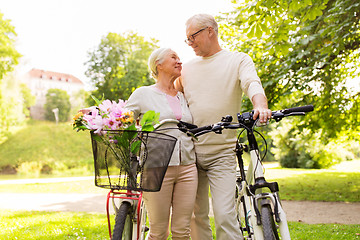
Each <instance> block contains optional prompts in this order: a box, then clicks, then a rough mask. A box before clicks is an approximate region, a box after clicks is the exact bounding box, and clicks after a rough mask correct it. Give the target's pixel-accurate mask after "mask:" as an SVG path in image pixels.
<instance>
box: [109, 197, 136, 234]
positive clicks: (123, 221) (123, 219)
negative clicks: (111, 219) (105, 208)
mask: <svg viewBox="0 0 360 240" xmlns="http://www.w3.org/2000/svg"><path fill="white" fill-rule="evenodd" d="M132 228H133V224H132V206H131V204H130V203H129V202H122V203H121V205H120V208H119V210H118V212H117V214H116V217H115V225H114V231H113V235H112V238H111V240H132Z"/></svg>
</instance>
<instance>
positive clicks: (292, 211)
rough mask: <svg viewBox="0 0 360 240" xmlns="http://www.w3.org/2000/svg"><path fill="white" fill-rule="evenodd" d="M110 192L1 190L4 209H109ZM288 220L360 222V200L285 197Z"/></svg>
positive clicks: (97, 211) (94, 211)
mask: <svg viewBox="0 0 360 240" xmlns="http://www.w3.org/2000/svg"><path fill="white" fill-rule="evenodd" d="M105 204H106V196H105V195H98V194H60V193H36V194H32V193H0V209H11V210H27V211H30V210H34V211H71V212H93V213H105V212H106V207H105ZM282 204H283V208H284V210H285V212H286V215H287V219H288V221H299V222H304V223H310V224H317V223H340V224H360V214H359V213H360V203H339V202H309V201H283V203H282Z"/></svg>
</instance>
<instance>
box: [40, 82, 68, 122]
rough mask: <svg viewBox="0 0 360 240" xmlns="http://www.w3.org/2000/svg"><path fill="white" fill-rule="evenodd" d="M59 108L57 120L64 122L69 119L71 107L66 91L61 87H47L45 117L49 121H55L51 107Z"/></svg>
mask: <svg viewBox="0 0 360 240" xmlns="http://www.w3.org/2000/svg"><path fill="white" fill-rule="evenodd" d="M56 108H58V109H59V113H58V114H59V121H60V122H66V121H68V120H69V114H70V109H71V103H70V96H69V94H67V92H66V91H64V90H61V89H55V88H53V89H49V90H48V92H47V93H46V103H45V106H44V109H45V118H46V119H47V120H50V121H55V120H56V119H55V115H54V112H53V109H56Z"/></svg>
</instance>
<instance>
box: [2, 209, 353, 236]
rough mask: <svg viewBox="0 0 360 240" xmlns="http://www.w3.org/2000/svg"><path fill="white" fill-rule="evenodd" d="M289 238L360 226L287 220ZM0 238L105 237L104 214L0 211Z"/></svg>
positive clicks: (349, 230) (337, 233)
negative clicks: (288, 221)
mask: <svg viewBox="0 0 360 240" xmlns="http://www.w3.org/2000/svg"><path fill="white" fill-rule="evenodd" d="M211 220H212V225H213V219H211ZM289 228H290V234H291V236H292V239H295V240H296V239H298V240H307V239H319V240H320V239H321V240H328V239H329V240H330V239H334V240H335V239H336V240H352V239H359V238H360V231H359V229H360V225H340V224H311V225H310V224H304V223H294V222H290V223H289ZM0 239H3V240H10V239H11V240H13V239H21V240H33V239H37V240H52V239H53V240H59V239H90V240H94V239H96V240H100V239H109V235H108V231H107V223H106V215H105V214H88V213H69V212H37V211H29V212H27V211H1V212H0ZM169 239H171V238H170V237H169Z"/></svg>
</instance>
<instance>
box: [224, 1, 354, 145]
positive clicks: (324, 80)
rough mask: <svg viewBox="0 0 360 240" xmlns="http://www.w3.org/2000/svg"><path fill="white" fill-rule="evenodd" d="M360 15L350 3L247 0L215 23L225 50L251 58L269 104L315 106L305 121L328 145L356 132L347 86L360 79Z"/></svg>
mask: <svg viewBox="0 0 360 240" xmlns="http://www.w3.org/2000/svg"><path fill="white" fill-rule="evenodd" d="M359 15H360V2H358V1H351V0H325V1H315V0H304V1H298V0H297V1H289V0H279V1H273V0H246V1H245V2H243V3H237V6H236V10H234V11H233V12H231V13H228V14H224V15H223V16H221V17H220V18H219V20H220V22H221V23H222V24H221V31H222V32H223V34H222V36H223V37H222V39H223V40H224V42H225V43H227V46H228V47H229V48H230V49H233V50H238V51H243V52H246V53H248V54H249V55H251V57H252V58H253V59H254V61H255V63H256V65H257V68H258V73H259V76H260V78H261V79H262V81H263V84H264V86H265V90H266V93H267V97H268V99H269V102H270V105H271V106H274V105H276V104H277V106H280V107H291V105H287V106H285V105H282V104H281V102H282V101H284V97H285V98H291V99H292V100H293V101H292V102H291V104H293V105H295V106H296V105H304V104H314V105H315V111H316V113H314V114H309V116H308V117H307V118H306V120H305V121H306V122H307V124H309V123H310V126H311V129H312V130H313V131H314V132H315V131H317V130H319V129H322V140H323V141H324V142H325V143H326V142H327V141H328V140H329V139H331V138H336V137H337V135H338V133H340V132H341V131H348V130H351V132H355V133H356V134H352V135H351V136H352V137H356V136H358V133H359V131H360V124H359V117H360V112H359V109H358V105H359V102H360V99H359V91H355V92H354V91H352V90H351V89H349V88H347V81H349V79H351V78H356V77H357V78H358V77H360V71H358V70H357V69H359V66H360V61H359V60H360V34H359ZM235 36H236V37H235ZM294 92H296V95H297V96H296V99H295V98H293V97H291V95H292V94H293V93H294ZM299 92H300V93H301V94H299ZM285 102H286V101H285Z"/></svg>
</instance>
